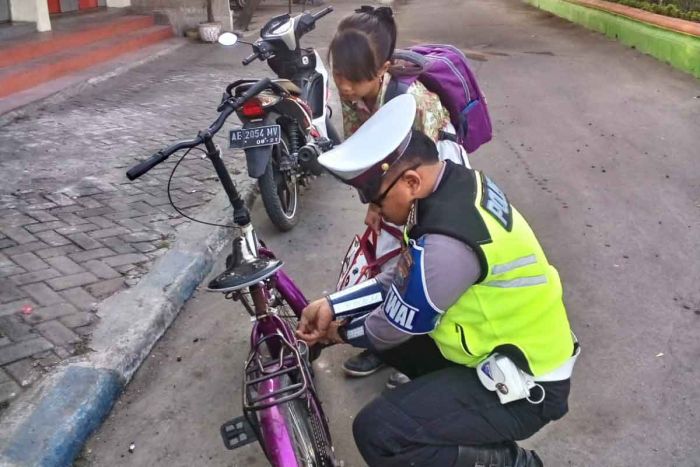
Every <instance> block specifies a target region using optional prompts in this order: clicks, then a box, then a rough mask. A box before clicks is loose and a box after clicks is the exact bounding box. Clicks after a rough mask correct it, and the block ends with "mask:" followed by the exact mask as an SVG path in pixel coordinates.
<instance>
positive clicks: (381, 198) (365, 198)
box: [358, 164, 421, 207]
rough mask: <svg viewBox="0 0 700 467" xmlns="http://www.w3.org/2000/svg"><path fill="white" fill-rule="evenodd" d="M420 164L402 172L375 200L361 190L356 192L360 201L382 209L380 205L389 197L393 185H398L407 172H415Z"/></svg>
mask: <svg viewBox="0 0 700 467" xmlns="http://www.w3.org/2000/svg"><path fill="white" fill-rule="evenodd" d="M420 165H421V164H415V165H412V166H411V167H409V168H407V169H406V170H404V171H402V172H401V173H400V174H399V175H398V176H397V177H396V178H395V179H394V180H393V181H392V182H391V183H390V184H389V186H388V187H386V190H384V191H383V192H382V193H380V194H379V195H378V196H377V197H375V198H373V199H372V198H370V197H368V196H367V194H366V193H364V192H363V190H358V192H359V194H360V201H362V202H363V203H365V204H367V203H372V204H374V205H376V206H379V207H382V203H383V202H384V199H385V198H386V197H387V196H388V195H389V192H390V191H391V189H392V188H394V185H396V184H397V183H398V181H399V180H401V178H402V177H403V174H405V173H406V172H408V171H409V170H416V169H417V168H418V167H420Z"/></svg>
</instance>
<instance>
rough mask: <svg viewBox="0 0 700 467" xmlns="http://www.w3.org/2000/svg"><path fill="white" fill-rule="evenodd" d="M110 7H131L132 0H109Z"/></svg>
mask: <svg viewBox="0 0 700 467" xmlns="http://www.w3.org/2000/svg"><path fill="white" fill-rule="evenodd" d="M107 6H109V7H120V8H121V7H126V6H131V0H107Z"/></svg>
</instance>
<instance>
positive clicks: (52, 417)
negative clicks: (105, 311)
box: [0, 365, 124, 467]
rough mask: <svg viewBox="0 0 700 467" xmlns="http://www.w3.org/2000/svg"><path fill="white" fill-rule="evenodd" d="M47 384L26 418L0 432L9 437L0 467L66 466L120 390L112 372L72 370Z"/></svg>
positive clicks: (85, 369)
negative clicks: (11, 428)
mask: <svg viewBox="0 0 700 467" xmlns="http://www.w3.org/2000/svg"><path fill="white" fill-rule="evenodd" d="M48 383H49V384H48V385H46V386H45V387H42V388H41V396H40V397H39V398H38V405H37V406H36V407H35V408H34V409H33V410H32V411H31V413H30V414H29V415H28V417H27V418H26V419H25V420H24V421H23V422H21V423H20V424H19V425H18V426H17V428H16V429H15V430H13V432H11V433H3V438H5V436H8V435H9V436H8V437H7V438H5V440H4V441H3V443H2V448H1V450H0V463H2V464H3V465H18V466H47V467H48V466H51V467H54V466H69V465H71V464H72V462H73V459H74V458H75V456H76V455H78V453H79V452H80V450H81V449H82V446H83V444H84V443H85V442H86V441H87V439H88V437H89V436H90V434H92V432H93V431H94V430H95V429H96V428H97V427H99V426H100V424H101V422H102V420H104V418H105V417H106V416H107V414H108V413H109V411H110V409H111V408H112V404H114V402H115V400H116V399H117V397H119V394H120V393H121V391H122V389H123V387H124V384H123V382H122V380H121V378H120V377H119V376H118V375H117V373H116V372H113V371H109V370H104V369H98V368H91V367H84V366H77V365H74V366H68V367H66V368H65V369H64V370H62V371H61V372H60V373H58V374H57V375H56V377H55V378H51V380H50V381H49V382H48Z"/></svg>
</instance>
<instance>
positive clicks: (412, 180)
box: [401, 169, 423, 198]
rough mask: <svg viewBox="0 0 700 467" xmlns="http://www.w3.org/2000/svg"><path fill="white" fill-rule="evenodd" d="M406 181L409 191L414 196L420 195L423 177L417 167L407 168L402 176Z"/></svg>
mask: <svg viewBox="0 0 700 467" xmlns="http://www.w3.org/2000/svg"><path fill="white" fill-rule="evenodd" d="M401 178H403V181H404V183H406V186H407V187H408V191H409V193H410V194H411V196H412V197H414V198H416V197H418V193H419V192H420V189H421V187H422V186H423V179H422V178H421V176H420V174H419V173H418V172H417V171H416V170H415V169H410V170H407V171H405V172H404V173H403V175H402V176H401Z"/></svg>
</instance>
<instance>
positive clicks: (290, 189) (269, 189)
mask: <svg viewBox="0 0 700 467" xmlns="http://www.w3.org/2000/svg"><path fill="white" fill-rule="evenodd" d="M288 147H289V145H288V144H287V137H286V135H283V136H282V142H281V143H280V145H279V151H275V152H276V153H278V154H280V153H281V154H280V156H282V157H284V156H288V155H289V154H288V152H287V151H288V149H287V148H288ZM258 187H259V188H260V196H261V198H262V201H263V205H264V206H265V211H266V212H267V215H268V217H269V218H270V220H271V221H272V223H273V224H275V227H277V228H278V229H279V230H281V231H282V232H287V231H289V230H292V229H293V228H294V226H296V225H297V223H298V222H299V184H298V183H297V179H296V176H295V175H293V174H292V175H287V174H285V173H283V172H282V171H281V170H280V169H279V160H278V158H276V157H272V158H271V159H270V162H268V164H267V168H266V169H265V173H264V174H263V175H262V176H261V177H260V178H258Z"/></svg>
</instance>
